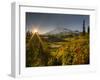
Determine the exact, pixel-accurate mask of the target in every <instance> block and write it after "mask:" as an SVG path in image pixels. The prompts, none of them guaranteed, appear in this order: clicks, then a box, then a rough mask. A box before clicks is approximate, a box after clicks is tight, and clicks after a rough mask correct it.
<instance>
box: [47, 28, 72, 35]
mask: <svg viewBox="0 0 100 80" xmlns="http://www.w3.org/2000/svg"><path fill="white" fill-rule="evenodd" d="M70 33H73V31H72V30H70V29H67V28H62V27H57V28H55V29H54V30H52V31H49V32H47V33H46V34H49V35H52V34H70Z"/></svg>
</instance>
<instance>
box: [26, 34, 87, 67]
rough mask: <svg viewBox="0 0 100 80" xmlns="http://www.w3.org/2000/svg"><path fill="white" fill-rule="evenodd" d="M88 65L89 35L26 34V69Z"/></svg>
mask: <svg viewBox="0 0 100 80" xmlns="http://www.w3.org/2000/svg"><path fill="white" fill-rule="evenodd" d="M77 64H89V34H88V33H86V34H85V35H82V33H80V34H79V35H69V36H68V35H67V36H66V35H39V34H38V33H34V34H32V33H31V32H27V33H26V67H37V66H57V65H77Z"/></svg>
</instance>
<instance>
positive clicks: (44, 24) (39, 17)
mask: <svg viewBox="0 0 100 80" xmlns="http://www.w3.org/2000/svg"><path fill="white" fill-rule="evenodd" d="M83 20H85V27H86V29H87V27H88V26H89V15H80V14H58V13H57V14H55V13H54V14H53V13H32V12H26V31H28V30H30V31H33V30H34V29H37V31H38V32H39V33H40V34H44V33H47V32H49V31H52V30H54V29H55V28H57V27H61V28H67V29H70V30H73V31H76V30H77V31H82V27H83Z"/></svg>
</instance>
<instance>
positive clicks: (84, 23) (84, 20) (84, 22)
mask: <svg viewBox="0 0 100 80" xmlns="http://www.w3.org/2000/svg"><path fill="white" fill-rule="evenodd" d="M83 35H85V20H83Z"/></svg>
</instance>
